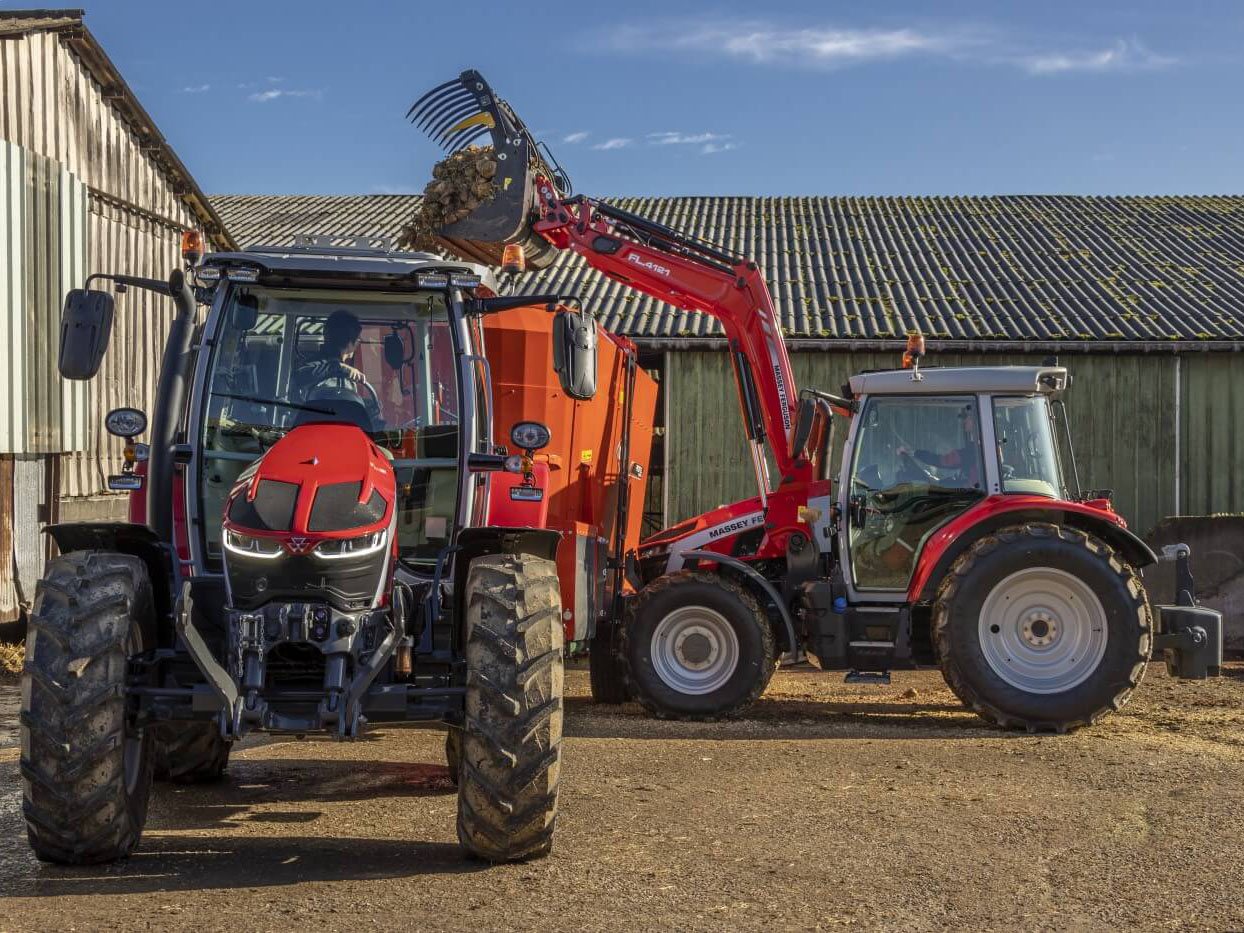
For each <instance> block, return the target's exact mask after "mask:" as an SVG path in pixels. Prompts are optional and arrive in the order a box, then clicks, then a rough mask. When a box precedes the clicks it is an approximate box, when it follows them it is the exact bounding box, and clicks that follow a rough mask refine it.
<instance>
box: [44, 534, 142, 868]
mask: <svg viewBox="0 0 1244 933" xmlns="http://www.w3.org/2000/svg"><path fill="white" fill-rule="evenodd" d="M153 624H154V623H153V605H152V596H151V581H150V580H149V579H148V576H147V567H146V565H145V564H144V563H143V562H142V561H141V560H140V559H139V558H137V557H133V556H130V555H128V554H113V553H108V552H104V551H81V552H76V553H72V554H65V555H63V556H61V557H57V558H55V559H53V560H52V561H51V562H49V563H48V565H47V569H46V570H45V572H44V576H43V580H42V581H41V582H40V585H39V589H38V593H37V595H36V598H35V607H34V612H33V613H32V614H31V617H30V629H29V635H28V639H27V643H26V665H25V669H24V671H23V677H22V709H21V736H22V757H21V772H22V794H23V800H22V810H23V813H24V814H25V817H26V832H27V836H28V837H29V839H30V845H31V848H33V849H34V852H35V855H36V856H37V857H38V858H40V859H41V860H43V861H45V862H56V863H59V864H62V865H87V864H94V863H98V862H109V861H113V860H114V859H119V858H124V857H125V856H127V855H129V854H130V852H132V851H133V849H134V847H135V846H136V845H137V844H138V840H139V837H140V836H141V835H142V831H143V824H144V823H145V822H146V819H147V800H148V797H149V794H150V791H151V769H152V736H151V735H150V733H149V732H148V731H146V730H142V729H138V728H137V727H136V726H135V725H134V723H133V721H132V719H131V717H129V716H128V715H127V714H126V682H127V678H128V673H129V661H130V658H131V657H133V656H135V655H138V654H141V653H142V652H143V651H144V650H145V649H146V648H149V647H151V646H152V645H153V644H154V630H153Z"/></svg>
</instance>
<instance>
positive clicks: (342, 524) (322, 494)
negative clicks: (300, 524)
mask: <svg viewBox="0 0 1244 933" xmlns="http://www.w3.org/2000/svg"><path fill="white" fill-rule="evenodd" d="M362 491H363V484H362V483H332V484H331V485H328V486H321V487H320V488H319V489H318V490H317V491H316V493H315V502H314V503H313V504H312V506H311V518H310V520H309V521H308V522H307V530H308V531H345V530H347V529H349V528H363V527H365V526H367V525H374V524H376V522H378V521H380V519H382V518H384V497H383V496H382V495H380V492H379V491H378V490H374V489H373V490H372V494H371V497H370V498H369V499H368V500H367V501H366V502H359V494H360V493H361V492H362Z"/></svg>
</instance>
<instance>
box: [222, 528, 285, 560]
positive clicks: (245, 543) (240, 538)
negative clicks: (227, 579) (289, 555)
mask: <svg viewBox="0 0 1244 933" xmlns="http://www.w3.org/2000/svg"><path fill="white" fill-rule="evenodd" d="M225 548H226V550H228V551H231V552H232V553H234V554H238V555H241V556H242V557H262V558H264V559H265V560H266V559H269V558H272V557H280V556H281V554H282V553H283V552H284V550H285V549H284V548H283V547H281V542H280V541H277V540H276V539H274V538H256V537H254V536H253V535H243V534H238V533H237V532H236V531H230V530H229V529H228V528H226V529H225Z"/></svg>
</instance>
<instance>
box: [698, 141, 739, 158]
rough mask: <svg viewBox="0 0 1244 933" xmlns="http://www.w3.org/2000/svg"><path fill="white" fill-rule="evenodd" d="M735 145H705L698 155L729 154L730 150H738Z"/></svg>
mask: <svg viewBox="0 0 1244 933" xmlns="http://www.w3.org/2000/svg"><path fill="white" fill-rule="evenodd" d="M738 148H739V147H738V146H737V145H736V144H735V143H705V144H704V145H703V146H702V147H701V148H700V155H712V154H713V153H714V152H729V151H730V150H731V149H738Z"/></svg>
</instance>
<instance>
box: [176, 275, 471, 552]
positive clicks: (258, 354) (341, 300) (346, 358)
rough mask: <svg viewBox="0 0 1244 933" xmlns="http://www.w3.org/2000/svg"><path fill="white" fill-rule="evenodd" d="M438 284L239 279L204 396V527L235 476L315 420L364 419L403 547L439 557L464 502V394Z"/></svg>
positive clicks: (208, 531)
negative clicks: (302, 284) (341, 285)
mask: <svg viewBox="0 0 1244 933" xmlns="http://www.w3.org/2000/svg"><path fill="white" fill-rule="evenodd" d="M455 361H456V357H455V354H454V346H453V338H452V334H451V330H450V321H449V314H448V311H447V309H446V306H445V302H444V297H443V295H442V294H440V293H436V292H424V293H406V294H377V293H375V292H348V291H331V292H328V291H312V290H294V289H263V288H249V289H237V288H235V289H234V290H233V291H232V293H231V295H230V297H229V300H228V301H227V303H226V305H225V307H224V308H223V309H222V311H221V319H220V328H219V331H218V333H217V334H216V340H215V349H214V353H213V356H212V358H211V362H210V364H209V366H208V372H207V381H206V383H205V387H206V392H205V393H204V395H205V397H204V400H203V405H204V410H203V418H202V424H203V436H202V449H203V476H202V482H201V483H200V486H199V488H200V489H201V490H202V496H203V499H202V504H203V510H204V511H203V514H204V517H205V522H204V537H205V539H206V545H207V553H208V556H209V557H211V558H215V557H218V556H219V553H220V516H221V515H222V514H223V509H224V504H225V500H226V498H227V497H228V494H229V490H230V488H231V487H232V486H233V484H234V482H235V481H236V479H237V477H238V475H239V474H240V473H241V472H242V470H244V469H245V468H246V467H247V465H248V464H250V463H251V462H253V461H254V460H255V459H256V458H257V457H258V456H259V455H261V454H262V453H263V452H264V451H265V450H267V449H268V448H269V447H271V446H272V445H273V444H274V443H276V442H277V441H278V440H279V439H280V438H281V437H283V436H284V435H285V434H286V433H287V432H288V431H290V430H292V429H293V428H295V427H297V426H298V425H300V424H304V423H307V422H311V421H324V420H331V421H344V422H348V423H352V424H356V425H358V426H359V427H360V428H362V429H363V430H364V431H366V432H367V433H368V434H369V435H370V436H371V437H372V439H373V440H374V441H376V443H377V444H378V445H379V446H380V447H381V449H383V450H386V451H387V452H388V453H389V454H390V455H391V456H392V457H393V460H394V464H393V465H394V471H395V472H396V474H397V482H398V496H399V499H398V519H397V520H398V527H397V533H398V546H399V551H400V553H401V554H402V556H403V557H405V558H408V559H414V560H434V559H435V557H436V555H437V553H438V552H439V551H440V550H441V549H442V548H443V547H445V545H446V544H447V543H448V540H449V536H450V532H451V530H452V527H453V521H454V515H455V509H456V505H457V488H458V470H457V464H458V413H459V410H460V409H459V392H458V381H457V371H456V362H455Z"/></svg>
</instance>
